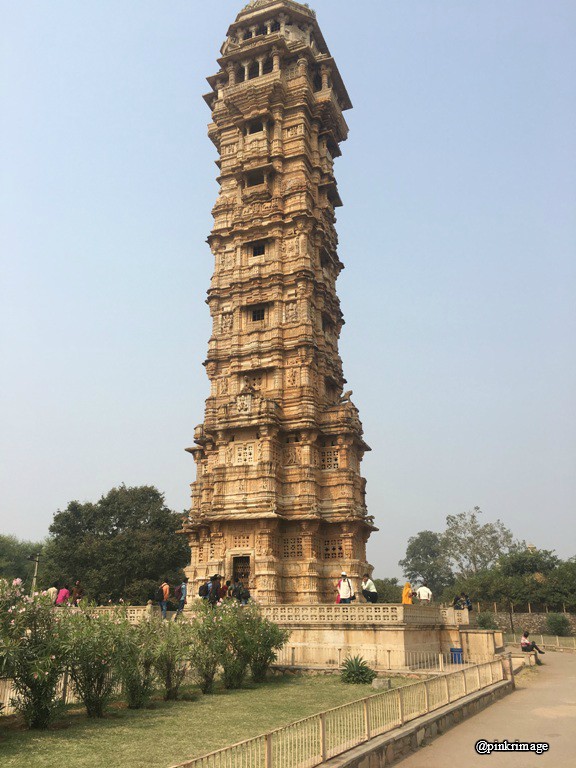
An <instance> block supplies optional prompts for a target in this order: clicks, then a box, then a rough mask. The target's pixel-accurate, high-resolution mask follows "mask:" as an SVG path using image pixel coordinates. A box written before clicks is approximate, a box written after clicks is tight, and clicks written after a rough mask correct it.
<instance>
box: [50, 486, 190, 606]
mask: <svg viewBox="0 0 576 768" xmlns="http://www.w3.org/2000/svg"><path fill="white" fill-rule="evenodd" d="M181 524H182V516H181V515H179V514H177V513H175V512H172V511H171V510H170V509H168V507H167V506H166V505H165V503H164V496H163V494H161V493H160V491H158V490H157V489H156V488H154V487H153V486H139V487H134V488H127V487H126V486H125V485H122V486H120V487H119V488H113V489H112V490H111V491H109V492H108V493H107V494H106V495H105V496H102V498H101V499H100V500H99V501H97V502H96V503H91V502H88V503H84V504H81V503H80V502H78V501H71V502H70V503H69V504H68V507H67V508H66V509H65V510H64V511H58V512H57V513H56V514H55V516H54V521H53V523H52V525H51V526H50V534H51V537H50V539H49V540H48V543H47V545H46V547H45V549H44V553H43V560H42V562H41V568H42V570H41V576H42V583H43V584H48V583H51V582H53V581H59V582H61V583H66V582H67V583H69V584H70V585H72V584H73V583H74V582H75V581H76V580H80V581H81V582H82V585H83V587H84V590H85V593H86V597H87V598H88V599H92V600H95V601H97V602H99V603H106V602H108V601H112V602H118V601H119V600H120V598H123V599H124V600H125V601H126V602H127V603H131V604H140V605H142V604H144V603H145V602H146V600H148V599H149V598H151V597H153V595H154V591H155V589H156V587H157V585H158V583H159V582H160V581H161V580H162V579H167V580H168V581H169V582H171V583H176V582H177V581H179V580H180V579H181V577H182V575H183V574H182V571H181V569H182V567H183V566H185V565H186V564H187V563H188V561H189V557H190V551H189V548H188V545H187V543H186V540H185V538H184V537H183V536H177V535H176V530H178V528H180V527H181Z"/></svg>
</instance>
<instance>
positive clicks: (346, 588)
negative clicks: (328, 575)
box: [338, 571, 356, 605]
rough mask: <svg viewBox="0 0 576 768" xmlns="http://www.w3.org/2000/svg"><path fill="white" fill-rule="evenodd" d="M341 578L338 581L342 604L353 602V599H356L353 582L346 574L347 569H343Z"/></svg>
mask: <svg viewBox="0 0 576 768" xmlns="http://www.w3.org/2000/svg"><path fill="white" fill-rule="evenodd" d="M340 575H341V578H340V581H339V582H338V596H339V597H340V605H347V604H348V603H351V602H352V599H356V596H355V595H354V590H353V588H352V583H351V582H350V579H349V578H348V576H347V575H346V571H342V573H341V574H340Z"/></svg>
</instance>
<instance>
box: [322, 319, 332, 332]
mask: <svg viewBox="0 0 576 768" xmlns="http://www.w3.org/2000/svg"><path fill="white" fill-rule="evenodd" d="M322 330H323V331H324V332H325V333H330V332H332V331H333V330H334V323H333V322H332V320H330V318H329V317H328V316H327V315H322Z"/></svg>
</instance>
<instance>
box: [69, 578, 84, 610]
mask: <svg viewBox="0 0 576 768" xmlns="http://www.w3.org/2000/svg"><path fill="white" fill-rule="evenodd" d="M83 597H84V590H83V589H82V585H81V584H80V582H79V581H77V582H76V583H75V584H74V586H73V587H72V605H76V606H77V605H78V603H79V602H80V600H82V598H83Z"/></svg>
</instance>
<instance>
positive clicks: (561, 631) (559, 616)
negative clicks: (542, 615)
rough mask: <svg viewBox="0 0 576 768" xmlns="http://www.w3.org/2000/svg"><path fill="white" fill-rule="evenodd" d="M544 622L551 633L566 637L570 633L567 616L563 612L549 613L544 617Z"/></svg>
mask: <svg viewBox="0 0 576 768" xmlns="http://www.w3.org/2000/svg"><path fill="white" fill-rule="evenodd" d="M546 624H547V625H548V630H549V632H550V634H551V635H559V636H560V637H567V636H568V635H569V634H570V631H571V626H570V621H569V619H568V616H565V615H564V614H563V613H549V614H548V616H547V617H546Z"/></svg>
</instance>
